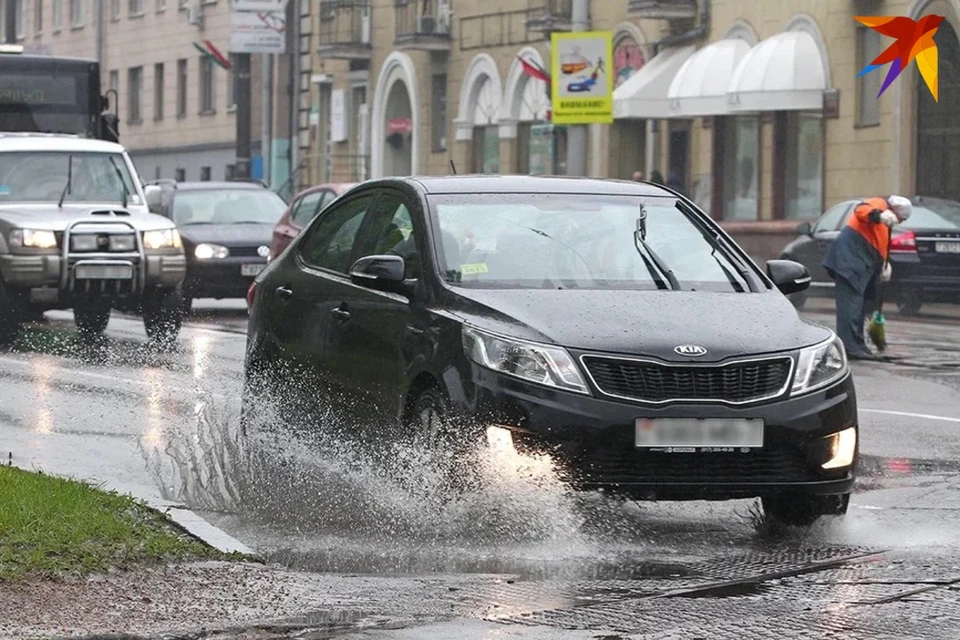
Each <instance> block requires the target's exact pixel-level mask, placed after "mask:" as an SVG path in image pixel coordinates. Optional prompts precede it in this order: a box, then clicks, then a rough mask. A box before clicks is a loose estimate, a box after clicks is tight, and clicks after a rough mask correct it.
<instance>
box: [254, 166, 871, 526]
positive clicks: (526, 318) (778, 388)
mask: <svg viewBox="0 0 960 640" xmlns="http://www.w3.org/2000/svg"><path fill="white" fill-rule="evenodd" d="M808 282H809V275H808V274H807V272H806V270H805V269H804V268H803V267H802V266H801V265H799V264H796V263H792V262H784V261H771V262H769V263H768V264H767V268H766V271H764V270H761V269H760V268H759V267H757V266H756V264H755V263H753V262H752V261H751V259H750V258H749V257H748V256H747V254H746V253H745V252H744V251H743V250H742V249H741V248H739V247H738V246H737V245H736V244H735V243H734V241H733V240H732V239H731V238H730V237H729V236H728V235H727V234H726V233H724V231H723V230H721V229H720V228H719V227H718V226H717V225H716V224H715V223H714V222H712V221H711V220H710V219H709V217H708V216H707V215H705V214H704V213H703V212H702V211H700V210H699V209H696V208H695V205H693V204H692V203H690V202H689V201H688V200H686V199H684V198H682V197H681V196H678V195H677V194H676V193H675V192H672V191H670V190H668V189H665V188H663V187H659V186H655V185H652V184H648V183H637V182H620V181H602V180H588V179H579V178H548V177H519V176H513V177H506V176H486V177H483V176H449V177H436V178H403V179H386V180H377V181H371V182H368V183H365V184H363V185H360V186H359V187H357V188H356V189H354V190H352V191H351V192H350V193H348V194H345V195H344V196H343V197H342V198H340V199H339V200H338V201H337V202H335V203H333V204H332V205H330V206H329V207H328V208H327V209H326V210H325V211H324V212H322V213H321V214H320V215H318V216H317V218H316V219H315V220H313V222H311V224H310V225H309V226H308V227H307V228H306V229H305V230H304V232H303V233H301V234H300V235H298V236H297V238H296V239H295V240H294V241H293V243H292V244H291V246H290V248H289V249H288V250H287V251H286V252H285V253H284V254H283V255H281V256H279V257H278V258H277V259H276V260H274V261H272V262H271V263H270V265H269V266H268V267H267V268H266V270H265V271H264V272H263V273H262V274H261V275H260V276H258V277H257V279H256V280H255V281H254V284H253V285H252V286H251V290H250V292H249V294H248V303H249V305H250V309H251V315H250V321H249V325H248V327H249V328H248V338H247V357H246V365H245V371H246V383H245V385H244V403H243V406H244V409H243V423H244V429H245V431H246V433H247V436H248V437H252V436H251V433H252V432H253V431H254V430H255V429H256V428H257V426H258V425H259V424H260V422H259V420H260V419H261V418H262V414H263V411H261V410H260V409H259V407H262V406H265V405H269V404H272V399H271V394H279V398H277V396H273V398H277V399H278V400H279V403H280V405H281V406H283V407H303V410H302V412H301V414H300V415H305V416H310V415H315V414H313V413H312V411H313V409H314V408H315V407H314V403H317V402H318V400H319V401H323V400H324V399H327V400H331V402H330V404H329V405H328V407H331V406H332V408H333V410H334V411H337V410H341V411H342V412H344V413H342V416H343V419H342V420H341V421H339V422H338V423H339V424H341V425H343V424H346V425H349V427H348V429H349V430H350V431H351V432H352V431H353V430H356V432H357V433H358V434H363V435H362V441H363V442H365V443H366V446H367V447H371V446H373V447H376V448H377V450H378V451H382V450H384V448H383V445H382V444H378V445H373V444H371V443H373V442H377V440H378V439H381V440H385V439H387V438H391V439H392V438H394V437H400V438H420V440H419V441H421V442H427V443H434V444H436V443H441V444H439V445H437V446H441V447H446V446H449V447H451V449H450V451H451V452H454V453H457V452H459V451H460V450H461V448H462V447H464V446H467V445H468V444H473V443H476V442H482V440H483V436H484V434H486V437H487V439H488V441H494V442H497V443H499V445H503V444H504V443H505V442H509V443H511V444H512V446H513V447H514V448H515V449H517V450H520V451H522V452H526V451H536V452H544V453H547V454H549V455H550V456H551V457H552V458H553V459H554V460H556V461H557V462H558V463H559V466H560V468H561V469H564V470H565V474H566V477H567V478H568V479H569V482H570V483H571V485H572V486H574V487H575V488H579V489H598V488H602V489H608V490H610V491H613V492H617V493H620V494H623V495H626V496H630V497H633V498H637V499H644V498H654V499H676V500H684V499H718V500H723V499H733V498H751V497H758V496H759V497H761V498H762V501H763V504H764V507H765V509H766V510H767V513H768V514H771V515H772V517H773V518H774V519H780V520H781V521H785V522H791V523H796V524H806V523H809V522H812V521H813V520H815V519H816V518H817V517H819V516H822V515H828V514H843V513H845V512H846V510H847V505H848V501H849V494H850V491H851V489H852V486H853V482H854V476H855V468H856V463H857V458H858V443H857V440H858V424H857V403H856V394H855V389H854V384H853V380H852V378H851V374H850V371H849V369H848V365H847V360H846V354H845V352H844V349H843V346H842V344H841V343H840V342H839V341H838V340H837V337H836V335H835V334H834V333H833V332H832V331H830V330H829V329H827V328H825V327H823V326H820V325H818V324H815V323H813V322H811V321H807V320H804V319H802V318H801V317H800V315H799V314H798V312H797V310H796V309H795V308H794V307H793V306H792V305H791V304H790V302H789V301H788V300H787V298H786V297H785V295H784V292H787V293H790V292H794V291H798V290H801V289H803V288H804V287H805V286H806V285H807V283H808ZM293 371H296V372H297V373H296V374H294V373H291V372H293ZM292 376H293V377H295V378H296V382H297V384H295V385H294V384H291V383H290V380H291V377H292ZM299 390H302V391H299ZM303 403H305V404H303ZM321 405H322V402H321ZM316 408H318V409H322V408H323V406H319V407H316ZM292 413H293V412H291V415H292ZM348 414H349V415H348ZM285 419H286V418H283V419H282V420H285ZM310 420H311V418H307V419H306V420H304V422H305V423H306V426H309V424H310ZM394 430H399V431H394ZM442 436H446V437H442ZM442 443H446V444H442ZM450 457H459V456H450ZM461 459H462V458H461ZM464 473H466V471H464Z"/></svg>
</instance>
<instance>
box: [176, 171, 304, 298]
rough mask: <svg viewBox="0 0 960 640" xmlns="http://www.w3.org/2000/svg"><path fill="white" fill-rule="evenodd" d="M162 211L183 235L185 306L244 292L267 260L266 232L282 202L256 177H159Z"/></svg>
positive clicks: (237, 296)
mask: <svg viewBox="0 0 960 640" xmlns="http://www.w3.org/2000/svg"><path fill="white" fill-rule="evenodd" d="M158 182H159V183H160V184H161V185H162V186H163V188H164V198H163V203H162V205H161V207H160V212H161V213H162V214H163V215H164V216H166V217H167V218H170V219H171V220H173V222H174V223H175V224H176V225H177V229H179V231H180V235H181V236H182V237H183V245H184V248H185V249H186V255H187V275H186V280H185V282H184V287H183V310H184V312H189V311H190V309H191V307H192V304H193V300H194V299H196V298H218V299H223V298H243V297H244V296H245V295H246V292H247V288H248V287H249V286H250V283H251V282H252V281H253V278H254V277H255V276H256V275H257V274H258V273H260V271H261V270H262V269H263V267H264V266H266V264H267V256H268V254H269V252H270V247H269V245H270V233H271V230H272V229H273V226H274V225H275V224H276V222H277V220H278V219H279V218H280V216H281V215H283V210H284V208H285V207H286V204H285V203H284V201H283V200H282V199H281V198H280V196H278V195H277V194H276V193H274V192H273V191H270V190H269V189H268V188H266V187H265V186H263V185H262V184H260V183H258V182H179V183H177V182H173V181H158Z"/></svg>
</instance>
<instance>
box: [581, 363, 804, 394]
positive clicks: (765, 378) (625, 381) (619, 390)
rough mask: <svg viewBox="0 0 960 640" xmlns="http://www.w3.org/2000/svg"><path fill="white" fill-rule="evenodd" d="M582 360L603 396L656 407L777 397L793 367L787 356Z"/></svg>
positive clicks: (782, 390) (783, 389)
mask: <svg viewBox="0 0 960 640" xmlns="http://www.w3.org/2000/svg"><path fill="white" fill-rule="evenodd" d="M582 361H583V364H584V366H585V367H586V368H587V371H588V372H589V373H590V376H591V377H592V378H593V382H594V384H596V386H597V388H598V389H600V391H601V392H602V393H604V394H606V395H608V396H614V397H618V398H623V399H628V400H637V401H640V402H658V403H663V402H671V401H710V400H715V401H719V402H728V403H747V402H755V401H759V400H764V399H768V398H773V397H776V396H778V395H780V394H781V393H782V392H784V391H785V387H786V385H787V382H788V380H789V377H790V372H791V369H792V366H793V360H792V359H791V358H789V357H779V358H772V359H767V360H751V361H744V362H732V363H729V364H721V365H672V364H671V365H668V364H660V363H656V362H651V361H646V360H628V359H621V358H610V357H603V356H583V358H582Z"/></svg>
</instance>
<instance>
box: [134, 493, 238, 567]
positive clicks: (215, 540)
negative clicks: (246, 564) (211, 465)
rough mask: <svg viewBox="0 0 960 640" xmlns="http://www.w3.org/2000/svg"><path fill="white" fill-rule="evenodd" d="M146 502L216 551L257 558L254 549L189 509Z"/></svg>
mask: <svg viewBox="0 0 960 640" xmlns="http://www.w3.org/2000/svg"><path fill="white" fill-rule="evenodd" d="M146 502H147V506H149V507H150V508H151V509H155V510H157V511H159V512H161V513H166V514H167V515H169V516H170V519H171V520H173V522H174V523H176V524H177V526H178V527H180V528H181V529H183V530H184V531H185V532H186V533H188V534H189V535H191V536H193V537H194V538H196V539H197V540H199V541H200V542H202V543H204V544H206V545H209V546H211V547H213V548H214V549H216V550H217V551H220V552H221V553H228V554H229V553H240V554H243V555H245V556H249V557H250V558H252V559H257V553H256V551H254V550H253V549H251V548H250V547H248V546H247V545H245V544H243V543H242V542H240V541H239V540H237V539H236V538H234V537H233V536H231V535H230V534H229V533H227V532H226V531H224V530H223V529H220V528H218V527H215V526H213V525H212V524H210V523H209V522H207V521H206V520H204V519H203V518H201V517H200V516H199V515H197V514H196V513H195V512H193V511H191V510H190V509H186V508H184V507H179V506H175V505H170V504H158V503H154V502H153V501H146Z"/></svg>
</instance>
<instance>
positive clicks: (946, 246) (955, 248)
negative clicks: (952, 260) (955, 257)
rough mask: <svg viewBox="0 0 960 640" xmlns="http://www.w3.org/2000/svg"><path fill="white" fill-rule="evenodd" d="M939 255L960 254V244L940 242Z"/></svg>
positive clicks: (938, 245) (937, 248) (938, 246)
mask: <svg viewBox="0 0 960 640" xmlns="http://www.w3.org/2000/svg"><path fill="white" fill-rule="evenodd" d="M935 248H936V250H937V253H960V242H938V243H937V244H936V247H935Z"/></svg>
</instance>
